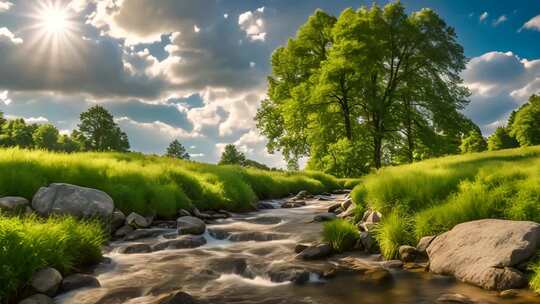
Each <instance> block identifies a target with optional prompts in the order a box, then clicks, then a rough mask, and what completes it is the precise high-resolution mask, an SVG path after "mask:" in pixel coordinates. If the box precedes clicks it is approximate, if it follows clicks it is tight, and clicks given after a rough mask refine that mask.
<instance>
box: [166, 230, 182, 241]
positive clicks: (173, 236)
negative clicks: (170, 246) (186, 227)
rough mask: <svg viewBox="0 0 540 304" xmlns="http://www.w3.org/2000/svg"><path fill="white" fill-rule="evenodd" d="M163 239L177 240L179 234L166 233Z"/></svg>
mask: <svg viewBox="0 0 540 304" xmlns="http://www.w3.org/2000/svg"><path fill="white" fill-rule="evenodd" d="M162 237H163V238H165V239H168V240H170V239H175V238H177V237H178V232H176V231H175V232H171V233H165V234H164V235H162Z"/></svg>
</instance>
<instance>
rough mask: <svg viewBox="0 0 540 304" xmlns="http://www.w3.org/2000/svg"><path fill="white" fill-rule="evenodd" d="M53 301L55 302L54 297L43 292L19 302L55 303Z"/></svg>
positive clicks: (28, 303)
mask: <svg viewBox="0 0 540 304" xmlns="http://www.w3.org/2000/svg"><path fill="white" fill-rule="evenodd" d="M53 303H54V300H53V299H51V298H50V297H48V296H46V295H44V294H41V293H38V294H35V295H33V296H31V297H28V298H26V299H24V300H22V301H20V302H19V304H53Z"/></svg>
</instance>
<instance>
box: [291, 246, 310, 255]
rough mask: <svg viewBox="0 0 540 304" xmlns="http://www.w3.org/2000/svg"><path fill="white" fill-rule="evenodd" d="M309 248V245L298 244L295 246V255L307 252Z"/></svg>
mask: <svg viewBox="0 0 540 304" xmlns="http://www.w3.org/2000/svg"><path fill="white" fill-rule="evenodd" d="M308 247H309V245H307V244H296V246H294V252H295V253H300V252H302V251H304V250H306V249H307V248H308Z"/></svg>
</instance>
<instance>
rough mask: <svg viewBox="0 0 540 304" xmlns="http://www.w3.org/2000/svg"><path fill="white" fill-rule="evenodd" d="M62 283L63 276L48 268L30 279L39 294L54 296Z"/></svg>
mask: <svg viewBox="0 0 540 304" xmlns="http://www.w3.org/2000/svg"><path fill="white" fill-rule="evenodd" d="M60 283H62V275H61V274H60V272H59V271H58V270H56V269H54V268H51V267H47V268H44V269H41V270H40V271H38V272H36V273H35V274H34V275H33V276H32V278H31V279H30V285H32V287H33V288H34V289H35V290H36V291H37V292H39V293H44V294H46V295H48V296H54V295H55V294H56V292H57V291H58V288H59V287H60Z"/></svg>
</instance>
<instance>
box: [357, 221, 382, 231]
mask: <svg viewBox="0 0 540 304" xmlns="http://www.w3.org/2000/svg"><path fill="white" fill-rule="evenodd" d="M357 227H358V230H359V231H366V232H369V231H373V230H374V229H375V228H376V227H377V223H367V222H360V223H358V225H357Z"/></svg>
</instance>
